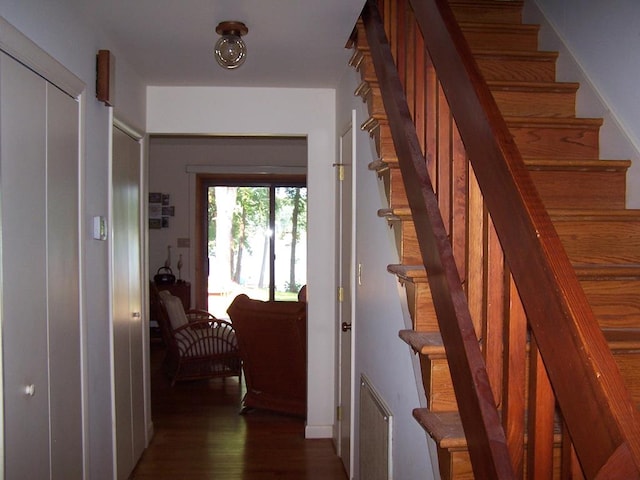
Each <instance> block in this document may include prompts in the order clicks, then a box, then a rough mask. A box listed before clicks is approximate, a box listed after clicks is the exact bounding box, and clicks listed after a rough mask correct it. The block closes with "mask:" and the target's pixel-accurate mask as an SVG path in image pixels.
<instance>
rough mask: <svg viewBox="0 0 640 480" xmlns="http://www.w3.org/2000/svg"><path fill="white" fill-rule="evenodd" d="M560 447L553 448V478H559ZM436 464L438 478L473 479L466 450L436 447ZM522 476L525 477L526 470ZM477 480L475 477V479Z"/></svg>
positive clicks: (558, 479) (557, 479) (555, 479)
mask: <svg viewBox="0 0 640 480" xmlns="http://www.w3.org/2000/svg"><path fill="white" fill-rule="evenodd" d="M561 455H562V449H561V448H559V447H556V448H554V449H553V465H554V469H553V477H552V478H553V480H560V478H561V475H560V465H561ZM525 456H526V453H525ZM438 464H439V466H440V478H441V479H442V480H445V479H455V480H474V479H475V477H474V475H473V470H472V468H471V459H470V458H469V452H468V451H467V450H458V449H455V450H446V449H443V448H438ZM526 469H527V468H526V458H525V460H524V470H525V471H526ZM523 478H527V476H526V472H525V474H524V475H523ZM476 480H477V479H476Z"/></svg>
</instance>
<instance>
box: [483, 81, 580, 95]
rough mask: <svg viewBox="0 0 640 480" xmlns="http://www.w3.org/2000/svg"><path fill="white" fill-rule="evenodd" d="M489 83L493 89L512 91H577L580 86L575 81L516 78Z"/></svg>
mask: <svg viewBox="0 0 640 480" xmlns="http://www.w3.org/2000/svg"><path fill="white" fill-rule="evenodd" d="M487 85H488V86H489V89H490V90H491V91H496V90H501V91H511V92H530V93H535V92H561V93H566V92H570V93H575V92H576V91H577V90H578V88H580V84H579V83H574V82H523V81H515V80H490V81H487Z"/></svg>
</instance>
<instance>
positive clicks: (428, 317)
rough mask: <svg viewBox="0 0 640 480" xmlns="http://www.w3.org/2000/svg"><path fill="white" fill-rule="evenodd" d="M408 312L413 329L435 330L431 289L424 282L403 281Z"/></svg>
mask: <svg viewBox="0 0 640 480" xmlns="http://www.w3.org/2000/svg"><path fill="white" fill-rule="evenodd" d="M404 286H405V289H406V294H407V304H408V307H409V314H410V315H411V319H412V321H413V329H414V330H415V331H417V332H437V331H438V329H439V327H438V320H437V319H436V312H435V309H434V308H433V301H432V300H431V290H430V289H429V284H428V283H426V282H420V283H412V282H405V283H404Z"/></svg>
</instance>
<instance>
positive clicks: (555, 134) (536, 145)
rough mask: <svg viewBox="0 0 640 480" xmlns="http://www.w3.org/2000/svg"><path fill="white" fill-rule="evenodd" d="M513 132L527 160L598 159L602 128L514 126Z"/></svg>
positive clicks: (512, 125) (511, 130) (510, 126)
mask: <svg viewBox="0 0 640 480" xmlns="http://www.w3.org/2000/svg"><path fill="white" fill-rule="evenodd" d="M509 131H510V132H511V134H512V135H513V138H514V141H515V142H516V145H517V146H518V148H519V150H520V153H521V154H522V155H523V156H524V157H537V158H567V159H578V160H589V159H594V160H596V159H598V155H599V138H598V137H599V129H598V128H589V127H567V128H556V127H553V126H537V125H521V124H511V125H509Z"/></svg>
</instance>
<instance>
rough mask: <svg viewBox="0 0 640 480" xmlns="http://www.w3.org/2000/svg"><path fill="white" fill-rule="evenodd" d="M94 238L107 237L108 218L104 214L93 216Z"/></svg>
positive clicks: (104, 238)
mask: <svg viewBox="0 0 640 480" xmlns="http://www.w3.org/2000/svg"><path fill="white" fill-rule="evenodd" d="M93 238H94V239H96V240H106V239H107V219H106V218H104V217H103V216H102V215H96V216H95V217H93Z"/></svg>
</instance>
